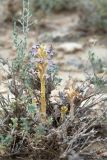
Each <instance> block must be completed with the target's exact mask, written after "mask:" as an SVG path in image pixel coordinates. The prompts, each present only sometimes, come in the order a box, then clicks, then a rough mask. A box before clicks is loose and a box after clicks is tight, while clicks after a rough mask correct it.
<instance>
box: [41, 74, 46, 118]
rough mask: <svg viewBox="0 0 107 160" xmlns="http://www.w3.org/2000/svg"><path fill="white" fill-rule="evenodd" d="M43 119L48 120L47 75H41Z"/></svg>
mask: <svg viewBox="0 0 107 160" xmlns="http://www.w3.org/2000/svg"><path fill="white" fill-rule="evenodd" d="M40 81H41V110H40V111H41V119H42V120H46V97H45V76H44V75H41V77H40Z"/></svg>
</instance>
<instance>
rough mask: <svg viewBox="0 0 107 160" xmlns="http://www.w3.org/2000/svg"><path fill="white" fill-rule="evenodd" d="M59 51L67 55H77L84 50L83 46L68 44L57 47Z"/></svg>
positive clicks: (73, 43)
mask: <svg viewBox="0 0 107 160" xmlns="http://www.w3.org/2000/svg"><path fill="white" fill-rule="evenodd" d="M57 50H58V51H62V52H65V53H76V52H78V51H82V50H83V46H82V44H79V43H75V42H67V43H63V44H60V45H58V46H57Z"/></svg>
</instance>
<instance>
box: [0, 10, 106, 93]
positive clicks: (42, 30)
mask: <svg viewBox="0 0 107 160" xmlns="http://www.w3.org/2000/svg"><path fill="white" fill-rule="evenodd" d="M79 20H80V19H79V16H78V15H77V14H70V13H63V14H54V15H50V16H48V17H43V18H41V19H37V18H34V22H36V23H37V24H34V25H33V29H31V31H30V33H29V39H28V48H29V50H30V48H31V46H32V45H33V44H35V43H37V42H38V41H39V42H48V43H52V44H53V46H54V48H55V51H56V56H55V62H56V64H57V65H58V66H59V76H60V77H61V78H62V79H63V81H62V84H64V82H65V81H66V80H67V79H68V78H69V76H71V77H72V78H73V79H75V78H76V79H78V80H84V79H85V78H86V74H85V72H84V66H88V65H87V64H88V53H89V50H90V49H92V50H93V52H95V54H96V55H97V56H99V57H101V58H103V59H105V58H106V55H107V47H106V44H107V41H106V36H104V35H100V36H99V35H87V33H85V32H82V31H78V30H77V29H76V28H77V27H78V25H79ZM12 34H13V32H12V25H11V24H8V23H4V24H2V25H1V27H0V56H1V57H3V58H4V59H8V60H9V62H11V60H12V59H14V58H15V56H16V50H15V47H14V45H13V39H12ZM93 45H94V46H93ZM3 68H4V70H5V69H6V66H1V68H0V80H1V90H0V92H3V93H6V92H7V83H5V82H7V80H6V79H5V75H6V73H4V71H3ZM4 80H5V81H4Z"/></svg>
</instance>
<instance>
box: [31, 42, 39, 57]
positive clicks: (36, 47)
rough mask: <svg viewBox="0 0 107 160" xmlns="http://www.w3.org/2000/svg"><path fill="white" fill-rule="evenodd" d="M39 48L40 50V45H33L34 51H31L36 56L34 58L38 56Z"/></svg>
mask: <svg viewBox="0 0 107 160" xmlns="http://www.w3.org/2000/svg"><path fill="white" fill-rule="evenodd" d="M39 48H40V44H36V45H33V46H32V50H31V53H32V55H34V56H35V55H37V54H38V49H39Z"/></svg>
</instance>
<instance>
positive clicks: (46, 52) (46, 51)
mask: <svg viewBox="0 0 107 160" xmlns="http://www.w3.org/2000/svg"><path fill="white" fill-rule="evenodd" d="M31 52H32V55H33V56H34V57H35V61H36V62H37V63H41V64H42V63H45V64H47V65H48V66H49V67H51V66H52V65H53V62H52V57H53V55H54V50H53V48H52V45H49V46H48V45H44V44H36V45H33V46H32V51H31Z"/></svg>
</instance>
